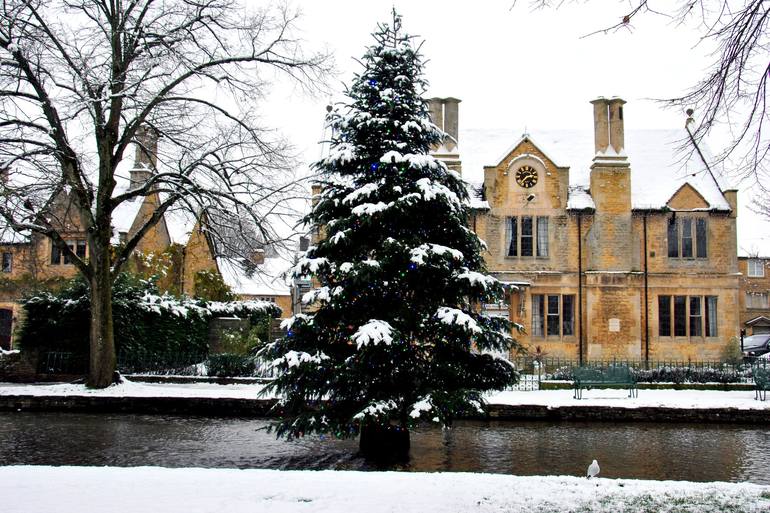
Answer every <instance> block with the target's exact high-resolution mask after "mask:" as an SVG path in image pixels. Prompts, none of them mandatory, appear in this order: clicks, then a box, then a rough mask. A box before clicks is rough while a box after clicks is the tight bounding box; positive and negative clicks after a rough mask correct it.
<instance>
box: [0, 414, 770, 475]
mask: <svg viewBox="0 0 770 513" xmlns="http://www.w3.org/2000/svg"><path fill="white" fill-rule="evenodd" d="M268 424H269V421H268V420H265V419H238V418H210V417H187V416H170V415H165V416H164V415H125V414H122V415H118V414H116V415H105V414H99V415H96V414H72V413H31V412H19V413H0V465H113V466H141V465H158V466H165V467H224V468H272V469H340V470H370V469H371V467H369V466H368V465H367V464H366V463H365V462H364V461H363V460H362V459H361V458H357V457H355V456H354V454H355V452H356V449H357V441H356V440H336V439H333V438H329V437H319V436H314V437H306V438H304V439H301V440H298V441H292V442H286V441H283V440H276V438H275V436H274V435H273V434H269V433H267V432H266V431H265V429H264V428H265V427H266V426H267V425H268ZM410 456H411V458H410V462H409V463H408V464H407V465H401V466H399V467H396V468H394V469H396V470H406V471H452V472H493V473H505V474H515V475H583V474H584V472H585V469H586V468H587V467H588V464H589V463H590V462H591V460H592V459H596V460H598V461H599V464H600V466H601V469H602V471H601V476H603V477H609V478H638V479H675V480H689V481H732V482H744V481H748V482H752V483H759V484H770V427H768V428H763V427H756V426H735V425H714V424H709V425H697V424H654V423H595V422H594V423H589V422H542V421H529V422H507V421H505V422H503V421H500V422H479V421H463V422H458V423H457V424H456V425H455V427H453V428H452V429H449V430H442V429H440V428H436V427H424V428H419V429H416V430H414V431H413V433H412V450H411V454H410Z"/></svg>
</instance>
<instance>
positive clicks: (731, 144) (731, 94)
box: [531, 0, 770, 217]
mask: <svg viewBox="0 0 770 513" xmlns="http://www.w3.org/2000/svg"><path fill="white" fill-rule="evenodd" d="M567 1H578V0H531V5H532V6H533V7H535V8H543V7H557V8H558V7H559V6H561V5H563V4H564V3H566V2H567ZM582 1H586V0H582ZM625 3H626V4H627V5H628V9H627V10H626V11H625V13H624V14H623V16H621V17H620V19H618V20H617V22H616V23H611V24H608V25H606V26H604V27H599V28H598V29H597V30H593V31H590V32H589V30H590V29H587V33H586V35H585V36H583V37H590V36H594V35H596V34H602V33H604V34H607V33H612V32H616V31H620V30H629V31H632V30H633V28H634V20H635V19H637V17H639V16H643V15H645V14H647V15H655V16H665V17H668V18H669V19H671V22H672V25H673V26H674V27H676V26H679V25H682V24H685V23H696V24H697V25H698V26H699V27H700V29H701V34H700V38H701V41H702V42H706V43H707V44H713V46H714V48H715V50H714V54H713V57H714V61H713V63H712V64H711V66H710V68H709V69H708V71H707V73H706V75H705V76H704V77H703V78H702V79H701V80H700V81H699V82H698V83H696V84H694V85H693V86H692V88H691V89H690V90H689V91H687V92H686V93H685V94H684V95H681V96H675V97H672V98H668V99H662V100H661V101H662V102H664V103H665V104H666V105H668V106H672V107H677V108H680V109H682V110H686V109H689V108H692V109H694V110H695V112H696V113H697V114H696V115H697V120H696V123H695V125H694V126H693V128H692V130H691V133H692V136H693V139H694V140H695V141H696V142H700V141H701V140H702V139H703V138H704V137H705V136H707V135H708V134H709V133H710V132H711V131H712V129H714V128H715V127H717V126H719V125H727V127H728V128H729V133H730V134H731V138H730V140H729V141H728V142H727V144H726V145H725V146H723V147H722V148H719V151H718V153H717V154H716V155H715V159H716V160H717V161H719V162H723V161H724V162H726V163H728V164H729V165H728V168H729V169H732V170H734V172H735V174H736V176H738V177H740V178H742V179H746V180H750V181H751V182H752V185H756V186H758V187H759V188H760V190H761V194H757V195H755V198H756V202H757V205H756V206H757V210H758V211H759V212H760V213H763V214H764V215H767V216H768V217H770V199H769V198H770V136H768V129H767V126H766V125H767V123H768V122H769V121H770V110H768V105H767V101H768V80H770V59H768V55H770V2H768V1H767V0H678V1H676V2H670V1H666V0H662V1H659V2H653V1H650V0H630V1H625Z"/></svg>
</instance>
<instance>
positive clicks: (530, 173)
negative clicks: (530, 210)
mask: <svg viewBox="0 0 770 513" xmlns="http://www.w3.org/2000/svg"><path fill="white" fill-rule="evenodd" d="M516 183H517V184H519V185H521V186H522V187H524V188H525V189H529V188H530V187H534V186H535V184H536V183H537V171H536V170H535V168H534V167H532V166H521V167H520V168H519V170H518V171H516Z"/></svg>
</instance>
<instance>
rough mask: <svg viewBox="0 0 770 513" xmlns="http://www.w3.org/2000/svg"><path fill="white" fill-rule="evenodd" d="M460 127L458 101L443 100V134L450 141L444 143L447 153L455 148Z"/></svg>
mask: <svg viewBox="0 0 770 513" xmlns="http://www.w3.org/2000/svg"><path fill="white" fill-rule="evenodd" d="M459 125H460V100H458V99H457V98H444V132H446V133H447V134H449V137H451V139H449V140H446V141H444V146H446V149H447V150H449V151H454V150H455V149H456V148H457V141H458V137H459Z"/></svg>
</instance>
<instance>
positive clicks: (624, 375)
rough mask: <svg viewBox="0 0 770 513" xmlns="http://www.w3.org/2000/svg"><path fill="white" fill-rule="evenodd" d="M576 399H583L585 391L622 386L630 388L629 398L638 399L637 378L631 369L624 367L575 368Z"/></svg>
mask: <svg viewBox="0 0 770 513" xmlns="http://www.w3.org/2000/svg"><path fill="white" fill-rule="evenodd" d="M573 378H574V383H573V385H574V388H575V393H574V395H573V397H574V398H575V399H582V398H583V389H584V388H585V389H586V390H590V389H591V388H612V387H619V386H622V387H624V388H626V387H627V388H628V397H638V396H639V389H638V388H636V376H634V373H633V372H631V369H630V368H628V367H626V366H624V365H618V366H611V367H575V368H574V369H573Z"/></svg>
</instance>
